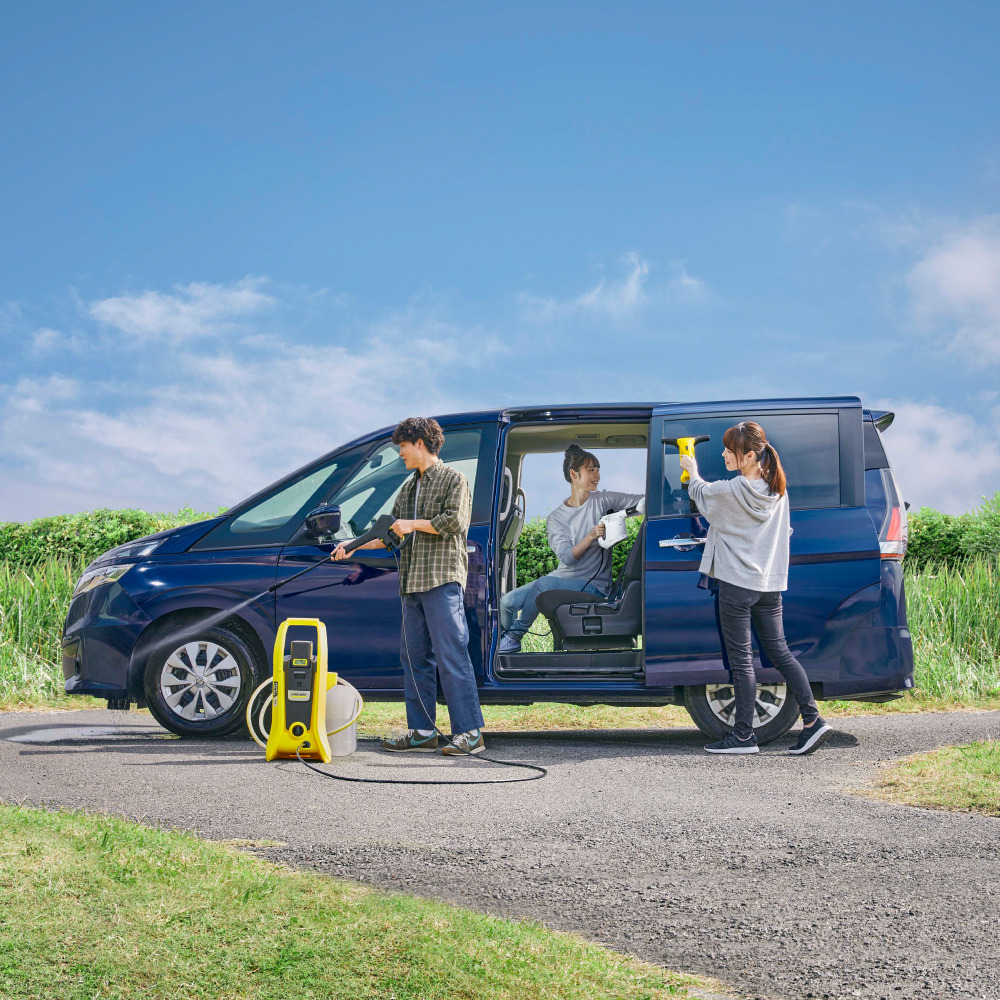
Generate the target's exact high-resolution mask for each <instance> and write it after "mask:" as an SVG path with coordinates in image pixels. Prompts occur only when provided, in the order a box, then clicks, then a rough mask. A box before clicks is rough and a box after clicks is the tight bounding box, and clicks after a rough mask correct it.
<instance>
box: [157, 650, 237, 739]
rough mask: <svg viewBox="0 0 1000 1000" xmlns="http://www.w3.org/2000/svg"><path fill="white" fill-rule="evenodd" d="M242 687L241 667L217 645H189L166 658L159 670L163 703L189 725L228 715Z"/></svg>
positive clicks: (231, 655) (229, 653) (227, 652)
mask: <svg viewBox="0 0 1000 1000" xmlns="http://www.w3.org/2000/svg"><path fill="white" fill-rule="evenodd" d="M242 686H243V678H242V674H241V672H240V667H239V664H238V663H237V662H236V659H235V658H234V657H233V654H232V653H231V652H230V651H229V650H228V649H226V648H225V646H221V645H219V644H218V643H216V642H209V641H202V640H195V641H192V642H186V643H184V645H182V646H178V647H177V648H176V649H175V650H174V651H173V652H172V653H171V654H170V655H169V656H168V657H167V658H166V660H165V661H164V664H163V667H162V669H161V670H160V693H161V694H162V695H163V701H164V703H165V704H166V706H167V708H169V709H170V711H171V712H173V713H174V714H175V715H177V716H179V717H180V718H182V719H185V720H187V721H188V722H201V721H207V720H209V719H215V718H217V717H218V716H220V715H222V714H224V713H225V712H227V711H229V709H230V708H232V706H233V705H234V704H235V703H236V701H237V699H238V698H239V695H240V688H241V687H242Z"/></svg>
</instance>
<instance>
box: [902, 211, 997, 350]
mask: <svg viewBox="0 0 1000 1000" xmlns="http://www.w3.org/2000/svg"><path fill="white" fill-rule="evenodd" d="M907 283H908V285H909V288H910V292H911V294H912V296H913V314H914V317H915V319H916V321H917V323H918V324H919V326H920V327H921V328H922V329H923V330H925V331H926V332H929V333H934V334H940V335H944V336H945V337H946V338H947V340H948V342H949V345H950V347H951V348H952V349H953V350H956V351H959V352H961V353H962V354H965V355H967V356H968V357H969V358H970V359H972V360H973V361H975V362H978V363H981V364H996V363H998V362H1000V217H998V216H992V217H988V218H984V219H980V220H979V221H978V222H976V223H975V224H973V225H971V226H969V227H967V228H965V229H963V230H961V231H959V232H954V233H952V234H951V235H950V236H948V237H946V238H945V239H943V240H941V241H940V242H939V243H938V244H937V245H936V246H935V247H934V248H933V249H932V250H931V251H930V252H928V253H927V254H926V256H925V257H924V259H923V260H921V261H919V262H918V263H917V264H916V265H915V266H914V267H913V268H912V269H911V270H910V272H909V274H908V276H907Z"/></svg>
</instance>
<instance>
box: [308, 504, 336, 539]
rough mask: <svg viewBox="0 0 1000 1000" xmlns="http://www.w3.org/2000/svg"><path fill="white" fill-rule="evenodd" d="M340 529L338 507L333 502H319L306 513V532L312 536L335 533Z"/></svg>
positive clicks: (319, 536) (318, 536) (320, 536)
mask: <svg viewBox="0 0 1000 1000" xmlns="http://www.w3.org/2000/svg"><path fill="white" fill-rule="evenodd" d="M338 531H340V507H339V506H338V505H337V504H335V503H325V504H321V505H320V506H319V507H317V508H316V509H315V510H313V511H310V512H309V513H308V514H306V534H307V535H309V536H310V537H312V538H323V537H325V536H327V535H335V534H336V533H337V532H338Z"/></svg>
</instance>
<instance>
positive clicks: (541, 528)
mask: <svg viewBox="0 0 1000 1000" xmlns="http://www.w3.org/2000/svg"><path fill="white" fill-rule="evenodd" d="M641 523H642V518H639V517H630V518H629V519H628V520H627V521H626V522H625V526H626V528H627V530H628V537H627V538H626V539H624V540H623V541H621V542H619V543H618V544H617V545H616V546H615V547H614V548H613V549H612V550H611V571H612V573H613V574H614V576H617V575H618V572H619V571H620V570H621V568H622V566H624V565H625V560H626V559H627V558H628V554H629V552H631V551H632V545H633V543H634V542H635V536H636V535H637V534H638V533H639V525H640V524H641ZM558 565H559V559H558V557H557V556H556V554H555V553H554V552H553V551H552V549H551V548H550V547H549V536H548V532H546V530H545V518H544V517H536V518H533V519H532V520H530V521H528V522H527V524H525V526H524V530H523V531H522V532H521V537H520V539H519V540H518V543H517V585H518V586H519V587H523V586H524V585H525V584H526V583H531V581H532V580H537V579H538V578H539V577H540V576H545V574H546V573H551V572H552V570H554V569H555V568H556V567H557V566H558Z"/></svg>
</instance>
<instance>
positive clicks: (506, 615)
mask: <svg viewBox="0 0 1000 1000" xmlns="http://www.w3.org/2000/svg"><path fill="white" fill-rule="evenodd" d="M546 590H580V591H586V592H587V593H588V594H593V595H594V596H595V597H600V598H601V599H602V600H603V599H604V597H605V595H604V594H602V593H601V592H600V591H599V590H598V589H597V587H595V586H594V585H593V584H592V583H587V581H586V580H574V579H573V578H572V577H565V576H552V575H547V576H542V577H539V578H538V579H537V580H534V581H532V582H531V583H526V584H525V585H524V586H523V587H518V588H517V590H512V591H511V592H510V593H509V594H504V596H503V597H502V598H501V599H500V628H501V629H503V631H504V632H512V633H513V634H514V635H524V634H525V633H527V631H528V629H530V628H531V625H532V622H534V620H535V619H536V618H537V617H538V608H537V607H536V605H535V601H536V600H537V599H538V595H539V594H542V593H544V592H545V591H546ZM518 611H520V612H521V617H520V618H518V617H517V613H518Z"/></svg>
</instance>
